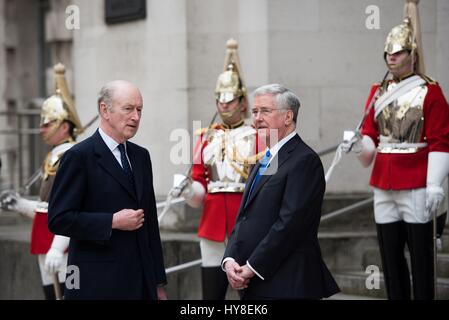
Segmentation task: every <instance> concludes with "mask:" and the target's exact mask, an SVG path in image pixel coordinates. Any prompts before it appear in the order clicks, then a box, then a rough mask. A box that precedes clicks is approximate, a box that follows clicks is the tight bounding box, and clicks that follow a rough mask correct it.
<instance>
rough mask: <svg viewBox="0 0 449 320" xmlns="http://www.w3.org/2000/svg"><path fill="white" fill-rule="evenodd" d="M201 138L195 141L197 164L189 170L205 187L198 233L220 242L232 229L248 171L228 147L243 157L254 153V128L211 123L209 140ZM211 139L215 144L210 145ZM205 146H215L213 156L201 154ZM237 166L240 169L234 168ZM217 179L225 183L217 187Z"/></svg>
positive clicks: (218, 181) (202, 236) (211, 147)
mask: <svg viewBox="0 0 449 320" xmlns="http://www.w3.org/2000/svg"><path fill="white" fill-rule="evenodd" d="M225 136H226V138H224V137H225ZM201 139H203V137H201ZM201 139H200V140H199V144H198V147H200V146H201V152H200V153H199V154H200V155H201V156H200V159H199V160H198V161H197V162H198V163H196V164H194V165H193V168H192V173H191V177H192V179H193V180H195V181H198V182H199V183H201V184H202V185H203V187H204V188H205V190H206V195H205V200H204V207H203V213H202V216H201V221H200V225H199V229H198V236H199V237H201V238H206V239H209V240H212V241H218V242H223V241H224V240H225V238H226V236H229V235H230V234H231V232H232V229H233V228H234V225H235V221H236V218H237V214H238V209H239V206H240V201H241V199H242V196H243V191H244V189H243V188H244V184H245V182H246V179H247V177H245V174H248V173H249V166H242V164H241V163H240V162H238V161H234V160H233V159H232V158H230V153H232V152H231V151H230V150H236V149H237V150H238V153H239V154H240V156H243V157H247V156H250V155H253V154H254V150H255V141H256V131H255V130H254V129H253V128H251V127H248V126H242V127H239V128H235V129H224V128H223V127H222V126H214V132H213V133H212V134H208V139H207V140H206V141H205V142H204V143H202V144H201V141H202V140H201ZM223 139H224V140H223ZM212 141H213V143H215V146H212ZM217 141H220V143H217ZM225 144H226V145H225ZM206 148H210V149H216V150H212V153H213V154H214V155H213V156H210V157H206V158H207V159H205V156H204V153H205V149H206ZM209 151H210V150H209ZM214 157H215V159H213V158H214ZM210 159H212V160H210ZM217 162H218V165H217ZM236 167H237V168H240V169H239V170H235V168H236ZM217 169H218V170H217ZM217 171H218V172H219V173H217ZM242 172H243V173H244V174H243V175H242ZM220 182H223V184H224V185H225V186H220V187H217V184H218V185H220ZM231 189H234V190H231ZM220 190H223V192H221V191H220Z"/></svg>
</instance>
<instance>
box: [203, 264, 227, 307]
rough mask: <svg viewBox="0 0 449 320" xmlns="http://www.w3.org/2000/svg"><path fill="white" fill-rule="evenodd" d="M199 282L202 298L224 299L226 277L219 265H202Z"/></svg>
mask: <svg viewBox="0 0 449 320" xmlns="http://www.w3.org/2000/svg"><path fill="white" fill-rule="evenodd" d="M201 282H202V287H203V300H224V299H225V297H226V290H227V289H228V278H227V277H226V273H225V272H224V271H223V270H221V267H202V268H201Z"/></svg>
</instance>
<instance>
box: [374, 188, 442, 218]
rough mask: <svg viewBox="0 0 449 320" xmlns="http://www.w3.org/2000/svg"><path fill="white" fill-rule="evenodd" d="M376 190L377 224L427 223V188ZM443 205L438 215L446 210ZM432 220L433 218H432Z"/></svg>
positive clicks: (375, 213)
mask: <svg viewBox="0 0 449 320" xmlns="http://www.w3.org/2000/svg"><path fill="white" fill-rule="evenodd" d="M373 189H374V219H375V221H376V223H379V224H383V223H392V222H396V221H405V222H407V223H427V222H429V221H430V220H428V219H427V218H426V216H425V210H426V188H418V189H408V190H382V189H378V188H373ZM446 208H447V206H446V204H445V203H444V204H442V205H441V207H440V208H439V210H438V214H441V213H443V212H444V211H445V210H446ZM430 219H432V216H430Z"/></svg>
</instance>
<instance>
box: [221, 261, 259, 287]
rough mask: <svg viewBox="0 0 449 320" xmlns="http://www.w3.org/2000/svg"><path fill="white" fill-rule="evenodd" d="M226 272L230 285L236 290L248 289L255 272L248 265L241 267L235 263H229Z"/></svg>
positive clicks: (226, 265)
mask: <svg viewBox="0 0 449 320" xmlns="http://www.w3.org/2000/svg"><path fill="white" fill-rule="evenodd" d="M225 270H226V276H227V277H228V281H229V284H230V285H231V287H232V288H234V289H236V290H242V289H246V288H248V284H249V281H250V279H251V278H252V277H254V272H253V271H252V270H251V269H250V268H249V267H248V266H247V265H244V266H240V265H239V264H238V263H237V262H235V261H227V262H226V264H225Z"/></svg>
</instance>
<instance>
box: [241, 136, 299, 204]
mask: <svg viewBox="0 0 449 320" xmlns="http://www.w3.org/2000/svg"><path fill="white" fill-rule="evenodd" d="M300 141H301V138H299V136H298V135H297V134H296V135H295V136H293V138H291V139H290V140H289V141H287V143H286V144H285V145H283V146H282V148H281V149H280V150H279V152H278V153H277V154H276V156H275V158H274V159H273V160H272V161H271V162H270V165H269V166H268V168H267V170H266V171H265V173H266V174H264V175H262V176H261V177H260V180H259V182H258V183H257V186H256V187H255V189H254V190H253V191H252V192H251V194H250V195H249V199H248V201H245V207H246V206H247V205H248V204H249V203H250V202H251V201H252V200H253V199H254V198H255V196H256V194H257V193H258V192H259V191H260V189H262V187H263V185H264V184H265V183H266V182H267V181H268V180H270V179H271V177H272V176H274V175H275V174H276V172H277V170H279V169H280V168H281V166H282V165H283V164H284V163H285V161H287V159H288V158H289V157H290V154H291V152H292V151H293V150H295V148H296V146H297V144H298V143H299V142H300ZM276 161H277V170H276V171H275V172H273V173H270V171H272V170H274V169H275V168H276V167H275V166H276ZM259 168H260V163H259V166H258V167H257V170H258V169H259ZM254 169H256V168H254ZM257 170H253V171H257ZM252 174H253V179H254V176H255V173H254V172H252ZM247 187H249V188H251V185H249V186H247ZM246 191H247V190H245V193H246ZM248 191H249V190H248Z"/></svg>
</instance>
